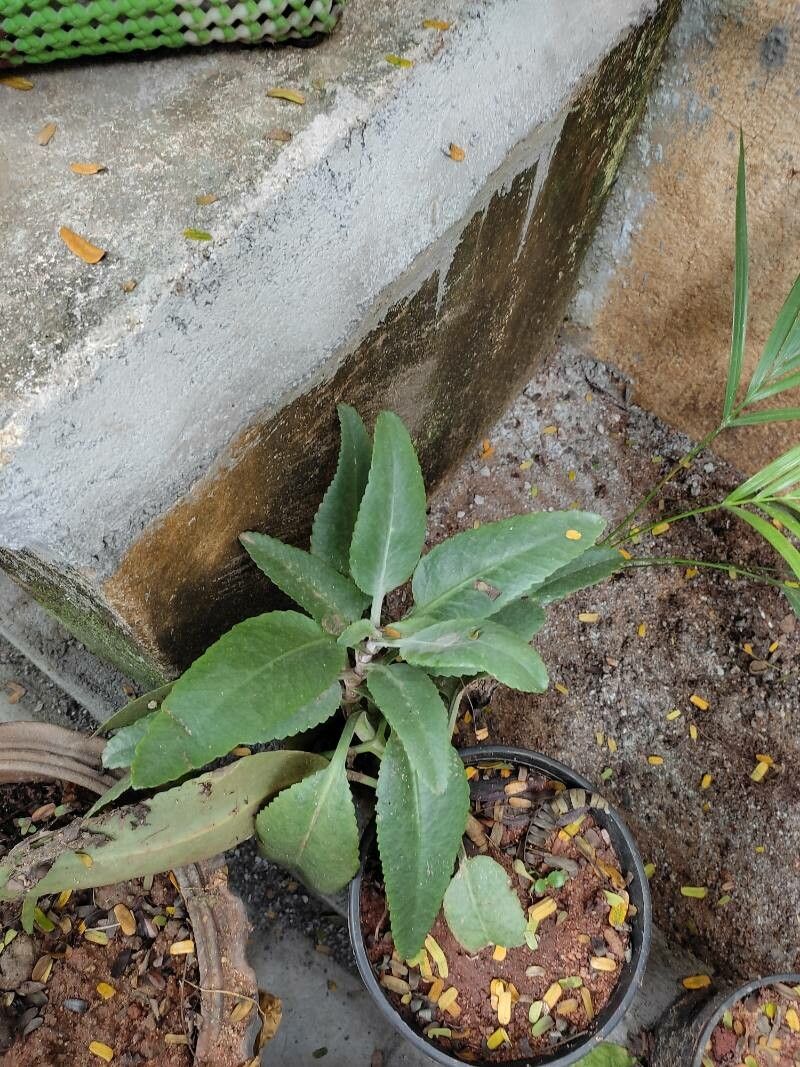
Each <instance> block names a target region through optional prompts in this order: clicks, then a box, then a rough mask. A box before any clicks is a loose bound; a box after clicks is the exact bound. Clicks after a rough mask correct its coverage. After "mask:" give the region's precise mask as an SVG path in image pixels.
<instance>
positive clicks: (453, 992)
mask: <svg viewBox="0 0 800 1067" xmlns="http://www.w3.org/2000/svg"><path fill="white" fill-rule="evenodd" d="M509 996H510V994H509ZM457 997H458V990H457V989H456V987H455V986H454V985H451V986H450V988H449V989H445V991H444V993H442V995H441V996H440V997H439V1001H438V1006H439V1009H440V1010H441V1011H447V1009H448V1008H449V1007H450V1005H451V1004H453V1003H454V1002H455V1000H456V998H457Z"/></svg>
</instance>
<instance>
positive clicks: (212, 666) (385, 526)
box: [0, 151, 800, 958]
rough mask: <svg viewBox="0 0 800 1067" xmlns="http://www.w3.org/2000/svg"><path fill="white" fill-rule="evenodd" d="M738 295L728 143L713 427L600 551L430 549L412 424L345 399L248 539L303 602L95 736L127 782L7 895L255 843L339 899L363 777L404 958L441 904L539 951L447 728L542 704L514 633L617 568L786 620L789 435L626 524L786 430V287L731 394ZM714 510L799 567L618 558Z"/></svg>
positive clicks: (742, 257)
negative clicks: (720, 366)
mask: <svg viewBox="0 0 800 1067" xmlns="http://www.w3.org/2000/svg"><path fill="white" fill-rule="evenodd" d="M746 302H747V229H746V221H745V189H744V154H743V151H742V154H741V155H740V164H739V177H738V182H737V209H736V271H735V292H734V316H733V343H732V351H731V360H730V373H729V377H728V384H727V388H726V394H725V402H724V407H723V414H722V418H721V421H720V424H719V426H718V427H717V428H716V429H715V430H714V431H712V433H710V434H709V435H707V437H706V438H705V439H704V440H703V441H702V442H700V443H699V444H698V445H697V446H696V447H695V448H693V449H692V451H691V452H690V453H689V454H688V455H687V456H686V457H684V458H683V459H682V460H681V461H680V462H679V463H678V464H676V466H675V467H674V468H673V469H672V470H671V471H670V472H669V473H668V474H667V475H666V476H665V477H664V478H663V479H662V480H661V481H660V482H659V483H658V484H657V485H656V486H655V487H654V489H653V490H652V491H651V492H650V493H649V494H648V495H647V496H646V497H645V498H644V500H643V501H642V502H641V503H640V504H639V505H637V506H636V507H635V508H634V509H633V511H631V513H630V514H629V515H627V516H626V517H625V518H624V519H623V520H622V522H620V523H619V524H618V525H617V526H616V527H614V529H613V530H612V531H611V532H610V533H609V534H607V535H606V536H605V537H603V538H602V540H601V539H600V538H601V534H602V533H603V527H604V521H603V519H601V518H600V517H599V516H598V515H594V514H591V513H588V512H582V511H567V512H540V513H532V514H524V515H520V516H517V517H515V518H511V519H505V520H503V521H500V522H494V523H489V524H486V525H482V526H479V527H478V528H476V529H471V530H467V531H465V532H463V533H459V534H456V535H455V536H454V537H451V538H449V539H448V540H446V541H444V542H442V543H441V544H438V545H436V546H435V547H433V548H432V549H431V550H430V551H429V552H427V553H426V554H425V555H423V554H422V553H423V547H424V543H425V529H426V518H425V515H426V513H425V489H424V485H423V480H422V474H421V471H420V466H419V462H418V460H417V456H416V453H415V451H414V447H413V445H412V442H411V439H410V437H409V434H408V432H407V430H406V428H405V426H404V425H403V423H402V422H401V421H400V419H399V418H398V417H397V416H396V415H394V414H392V413H390V412H382V413H381V414H380V415H379V416H378V418H377V420H376V423H375V429H374V439H372V440H371V439H370V436H369V434H368V432H367V429H366V427H365V426H364V424H363V423H362V421H361V419H360V417H359V416H358V414H357V413H356V411H355V410H354V409H353V408H351V407H348V406H346V405H341V406H340V408H339V417H340V421H341V430H342V432H341V445H340V451H339V461H338V466H337V468H336V473H335V476H334V478H333V481H332V482H331V485H330V487H329V488H328V491H327V492H326V494H325V496H324V498H323V500H322V503H321V505H320V507H319V511H318V512H317V515H316V518H315V520H314V525H313V530H312V535H311V545H310V551H308V552H306V551H303V550H302V549H300V548H296V547H293V546H290V545H286V544H283V543H282V542H280V541H278V540H276V539H275V538H273V537H270V536H268V535H267V534H263V533H245V534H243V535H242V538H241V541H242V544H243V545H244V547H245V549H246V550H247V552H248V553H249V554H250V556H251V558H252V559H253V561H254V563H255V564H256V565H257V566H258V567H259V568H260V569H261V570H262V571H263V572H264V573H265V574H266V575H267V576H268V577H269V578H270V580H271V581H272V582H273V583H274V584H275V585H276V586H278V587H279V588H280V589H281V590H282V591H283V592H284V593H285V594H287V595H288V596H289V597H290V598H291V599H292V600H294V601H295V602H296V603H297V604H298V605H299V607H300V608H301V609H302V611H272V612H268V613H266V614H263V615H259V616H256V617H254V618H250V619H246V620H245V621H244V622H241V623H239V624H238V625H236V626H234V627H233V628H232V629H231V630H230V631H229V632H228V633H226V634H225V635H224V636H223V637H222V638H220V640H219V641H217V642H216V643H215V644H214V645H212V646H211V647H210V648H209V649H208V651H207V652H205V653H204V654H203V655H202V656H201V657H200V658H199V659H198V660H197V661H196V662H195V663H194V664H193V665H192V666H191V667H190V668H189V669H188V670H187V671H186V673H185V674H184V675H182V677H181V678H179V679H178V680H177V681H176V682H174V683H171V684H169V685H166V686H164V687H162V688H161V689H159V690H156V691H154V692H152V693H148V694H146V695H145V696H143V697H140V698H139V699H138V700H135V701H133V702H132V703H131V704H129V705H127V706H126V707H125V708H123V709H122V710H121V711H120V712H118V713H117V714H116V715H114V716H112V717H111V719H109V720H108V721H107V722H106V723H105V724H104V727H103V729H104V730H105V731H106V732H110V733H113V736H112V737H111V739H110V740H109V742H108V744H107V746H106V749H105V755H104V763H105V765H106V767H108V768H109V769H119V770H120V771H121V772H122V774H121V777H120V780H119V782H118V783H117V784H116V785H114V786H113V787H112V789H110V790H109V792H108V793H107V794H106V795H105V796H104V797H103V798H101V800H100V801H99V802H98V804H97V805H96V806H95V809H94V810H93V812H91V813H90V815H89V816H87V818H86V819H85V820H84V823H83V824H82V825H81V826H80V827H78V828H75V827H74V826H73V827H71V828H68V829H67V831H65V832H63V833H62V832H58V831H57V832H55V833H54V834H53V835H49V837H48V838H46V839H45V840H42V839H41V837H40V838H38V839H31V840H30V841H27V840H26V841H25V842H23V843H22V844H21V845H19V846H17V847H16V848H15V849H14V850H12V852H11V853H10V854H9V856H8V857H6V859H5V862H4V863H3V865H2V866H0V898H3V897H6V898H13V897H16V896H19V895H21V894H28V899H29V900H32V899H34V898H35V896H36V895H37V894H42V893H44V892H52V891H54V890H59V889H62V888H70V887H73V886H81V885H83V886H91V885H97V884H102V883H104V882H109V881H116V880H121V879H124V878H130V877H134V876H136V875H141V874H146V873H149V872H151V871H153V870H156V869H158V870H162V869H164V867H167V866H170V865H172V864H175V863H185V862H189V861H190V860H199V859H202V858H205V857H207V856H209V855H211V854H213V853H214V852H216V851H219V850H221V849H224V848H226V847H231V846H232V845H234V844H236V843H238V841H240V840H242V839H243V837H246V836H249V835H251V834H255V835H256V836H257V838H258V840H259V842H260V845H261V848H262V850H263V852H264V854H265V855H266V856H268V857H269V858H271V859H273V860H275V861H277V862H279V863H282V864H284V865H285V866H287V867H289V868H291V869H292V870H294V871H296V872H297V873H298V874H299V876H300V877H301V878H302V879H303V880H304V881H306V882H307V883H308V884H309V885H311V886H313V887H315V888H316V889H318V890H320V891H322V892H333V891H335V890H337V889H339V888H341V887H342V886H344V885H345V884H346V883H347V882H348V881H349V879H350V878H351V877H352V876H353V875H354V874H355V872H356V870H357V867H358V845H359V830H358V823H357V818H356V809H355V806H354V801H353V795H352V793H351V783H353V782H357V783H360V784H361V785H363V786H368V787H370V788H372V789H374V791H375V797H376V801H375V810H376V823H377V842H378V850H379V853H380V860H381V865H382V870H383V878H384V882H385V888H386V896H387V901H388V905H389V911H390V917H391V926H392V934H393V937H394V940H395V944H396V946H397V950H398V952H400V953H401V955H403V956H404V957H406V958H412V957H413V956H414V955H415V954H416V953H417V952H418V951H419V950H420V948H421V947H422V944H423V942H424V939H425V936H426V934H427V933H428V931H429V930H430V928H431V926H432V925H433V922H434V920H435V918H436V916H437V914H438V912H439V909H440V908H441V907H442V906H443V907H444V914H445V917H446V919H447V921H448V923H449V925H450V927H451V929H452V931H453V933H454V935H455V936H456V938H457V939H458V940H459V942H460V943H461V944H462V945H464V946H465V947H466V948H467V950H468V951H478V950H479V949H481V948H482V947H484V946H485V945H487V944H490V943H495V944H502V945H505V946H506V947H513V946H516V945H521V944H523V943H524V942H526V941H527V942H528V943H529V944H531V943H532V941H535V937H536V931H535V929H532V928H530V927H529V925H528V924H527V922H526V918H525V915H524V913H523V912H522V909H521V908H520V905H519V902H518V900H517V897H516V895H515V894H514V893H513V892H512V891H511V890H510V888H509V884H508V880H507V877H506V874H505V871H504V870H503V868H502V867H500V865H499V864H497V863H495V862H494V861H493V860H492V859H491V858H490V857H488V856H477V857H474V858H472V859H467V858H466V854H465V853H464V851H463V848H462V837H463V834H464V832H465V828H466V826H467V820H468V814H469V810H468V809H469V790H468V786H467V781H466V777H465V773H464V768H463V766H462V763H461V760H460V759H459V757H458V754H457V752H456V751H455V749H454V748H453V746H452V743H451V736H452V733H453V728H454V725H455V719H456V716H457V714H458V709H459V706H460V703H461V699H462V696H463V693H464V691H465V689H466V688H467V687H469V685H470V684H471V683H472V682H473V681H474V680H476V679H479V678H481V677H486V676H489V677H492V678H495V679H497V680H498V681H500V682H502V683H504V684H506V685H508V686H510V687H512V688H514V689H518V690H521V691H523V692H532V693H536V692H541V691H543V690H544V689H545V688H546V686H547V681H548V679H547V671H546V669H545V666H544V664H543V663H542V661H541V659H540V657H539V655H538V654H537V652H536V651H535V650H534V649H533V648H532V647H531V644H530V642H531V640H532V638H533V637H534V636H535V634H536V632H537V631H538V630H539V628H540V627H541V625H542V623H543V621H544V618H545V615H544V608H545V607H546V606H547V605H548V604H550V603H552V602H554V601H558V600H561V599H563V598H565V597H567V596H569V595H570V594H572V593H574V592H575V591H577V590H579V589H583V588H586V587H588V586H592V585H595V584H597V583H599V582H602V581H604V580H606V579H607V578H609V577H610V576H612V575H613V574H615V573H617V572H618V571H620V570H622V569H623V568H631V567H639V566H644V565H646V566H652V565H655V564H681V565H690V566H698V567H699V566H702V567H711V568H716V569H719V570H723V571H731V572H733V573H736V574H742V575H746V576H748V577H750V578H753V579H756V580H759V581H762V582H766V583H767V584H769V585H773V586H776V587H778V588H780V589H781V590H783V592H785V593H786V595H787V596H788V597H789V599H790V602H791V603H792V606H793V607H794V609H795V610H796V611H797V612H798V614H799V615H800V592H799V590H800V551H798V547H797V545H796V543H795V542H796V541H797V540H798V538H800V446H798V447H796V448H794V449H791V450H790V451H789V452H787V453H786V454H785V455H784V456H782V457H781V458H779V459H777V460H775V461H774V462H773V463H771V464H769V465H768V466H767V467H766V468H765V469H764V470H762V471H761V472H759V473H758V474H756V475H755V476H753V477H752V478H749V479H747V481H745V482H744V483H743V484H742V485H741V486H740V487H739V488H738V489H736V490H735V491H734V492H733V493H731V494H729V496H727V497H726V498H725V499H724V500H722V501H720V502H718V503H714V504H710V505H702V506H697V507H695V508H693V509H691V510H688V511H684V512H681V513H679V514H677V515H675V516H671V517H670V518H668V519H664V518H659V519H657V520H656V521H652V522H650V521H645V522H640V521H638V516H639V515H640V514H641V513H642V512H644V511H645V510H646V508H647V507H648V505H649V504H650V503H651V502H652V501H653V500H654V499H655V498H656V497H657V496H658V494H659V493H660V491H661V489H662V488H663V487H664V485H665V484H666V483H668V482H670V481H671V480H673V479H674V478H676V477H677V476H678V475H679V474H680V473H681V472H682V471H683V470H685V469H686V468H687V467H688V466H690V464H691V463H692V462H693V460H694V459H695V458H696V457H697V456H698V455H699V454H700V452H701V451H702V449H703V448H704V447H706V446H707V445H708V444H709V443H710V442H711V441H712V440H713V439H714V438H715V437H716V436H718V434H719V433H721V432H723V430H726V429H728V428H729V427H733V426H741V425H747V424H752V423H755V422H771V421H776V420H778V419H784V420H788V419H796V418H798V417H800V409H798V408H781V409H768V410H767V409H760V408H758V407H756V406H754V405H758V404H759V403H760V402H761V401H763V400H765V399H768V398H770V397H771V396H774V395H777V394H778V393H780V392H782V391H783V390H784V389H789V388H791V387H792V386H795V385H798V384H800V279H798V281H797V282H796V283H795V286H794V288H793V289H792V292H791V293H790V295H789V297H788V298H787V300H786V303H785V304H784V307H783V309H782V311H781V313H780V315H779V317H778V321H777V323H776V325H775V327H774V329H773V331H772V333H771V334H770V337H769V338H768V340H767V344H766V346H765V348H764V353H763V354H762V357H761V359H760V361H759V363H758V366H757V368H756V370H755V372H754V374H753V377H752V378H751V380H750V383H749V385H748V386H747V389H746V391H745V393H744V397H743V398H742V399H741V400H737V397H738V396H739V393H740V385H741V381H740V380H741V374H742V366H743V355H744V339H745V324H746V318H747V315H746ZM720 508H721V509H725V510H726V511H727V512H728V513H729V514H731V515H733V516H736V517H737V518H740V519H742V520H743V521H745V522H747V523H748V524H749V525H750V526H752V527H753V528H754V529H755V530H757V531H758V532H759V533H760V534H761V535H762V536H763V537H765V538H766V540H767V541H768V542H769V543H770V544H771V545H772V546H773V547H774V548H775V549H776V550H777V552H778V553H779V555H780V556H781V557H782V559H783V561H784V562H785V564H786V565H788V567H789V568H790V570H791V572H792V575H793V577H792V578H786V577H785V576H784V575H783V574H782V573H780V572H777V571H767V570H764V569H760V570H755V571H754V570H748V569H745V568H742V567H739V566H738V565H736V564H734V563H731V562H729V561H708V560H690V559H680V558H676V557H670V556H653V555H647V556H643V557H641V558H635V557H633V555H632V553H631V552H630V551H629V550H628V549H627V548H626V547H625V545H626V544H627V545H631V546H632V545H634V544H638V543H639V542H641V540H642V539H643V538H644V537H645V536H646V535H647V534H649V533H651V532H652V533H654V534H661V533H665V532H667V531H668V529H669V528H670V526H671V525H672V524H673V523H676V522H678V521H681V520H685V519H688V518H692V517H694V516H696V515H700V514H702V513H704V512H708V511H711V510H715V509H720ZM409 579H410V580H411V585H410V592H411V597H412V600H413V603H412V606H411V608H410V610H408V611H406V612H404V613H400V614H401V617H400V618H394V617H392V615H393V613H392V611H391V608H390V606H387V605H392V604H394V603H399V602H400V598H398V597H392V596H390V594H392V593H393V592H394V591H395V590H396V589H398V587H400V586H404V585H405V583H406V582H407V581H408V580H409ZM328 720H333V721H334V722H336V723H337V724H339V725H340V726H341V734H340V736H339V740H338V743H337V744H336V746H335V748H334V750H333V751H332V752H330V753H329V754H328V755H327V756H325V757H324V756H321V755H308V754H305V753H298V752H293V751H289V750H285V749H284V750H280V751H275V752H268V753H255V754H249V755H248V754H245V755H244V756H243V757H242V758H241V759H239V760H238V761H237V762H236V763H235V764H233V765H229V766H227V767H224V768H222V769H221V770H215V771H208V770H207V768H208V766H209V765H210V764H212V763H213V762H214V761H216V760H218V759H220V758H222V757H226V756H228V755H229V754H230V753H231V752H232V751H233V750H234V749H236V747H237V746H243V745H254V744H264V743H268V742H278V741H284V740H285V739H287V738H291V737H293V736H295V735H298V734H301V733H304V732H305V731H308V730H310V729H312V728H314V727H319V726H321V725H322V724H323V723H326V722H327V721H328ZM376 762H377V764H378V771H377V777H375V776H374V765H375V763H376ZM197 772H201V773H200V774H199V776H198V777H193V776H194V775H196V773H197ZM175 782H180V783H181V784H178V785H171V783H175ZM168 785H169V786H170V788H168V789H167V790H166V791H164V792H162V793H157V794H156V795H155V796H154V797H152V798H150V799H149V800H144V801H142V802H141V803H140V804H137V805H133V806H131V807H127V808H125V807H123V808H121V809H119V810H118V811H114V812H111V813H101V814H98V812H99V811H100V809H101V808H103V807H105V806H107V805H109V804H111V803H114V802H116V801H118V800H119V798H120V797H121V796H122V795H123V794H124V793H125V792H127V791H128V790H129V789H131V788H132V789H137V790H158V789H161V788H162V787H164V786H168ZM76 834H77V835H78V836H77V837H76ZM167 837H169V846H168V847H167V848H166V849H164V848H163V842H164V840H165V839H166V838H167ZM154 864H155V866H154ZM454 871H455V874H454ZM552 877H553V875H551V876H550V878H552ZM540 881H541V882H542V883H545V882H546V881H547V879H541V880H540ZM551 884H552V883H551ZM540 888H541V889H542V891H546V889H547V886H546V885H542V886H541V887H540V885H539V882H538V881H537V882H536V884H535V886H534V891H535V892H536V893H538V892H539V890H540ZM28 912H30V906H29V907H28Z"/></svg>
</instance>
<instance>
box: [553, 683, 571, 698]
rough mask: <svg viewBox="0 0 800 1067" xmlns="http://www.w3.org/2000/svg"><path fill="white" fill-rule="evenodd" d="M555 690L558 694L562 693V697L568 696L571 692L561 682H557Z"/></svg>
mask: <svg viewBox="0 0 800 1067" xmlns="http://www.w3.org/2000/svg"><path fill="white" fill-rule="evenodd" d="M554 688H555V690H556V691H557V692H558V693H561V695H562V696H566V695H567V693H568V692H569V689H567V687H566V686H565V685H562V684H561V682H556V683H555V686H554Z"/></svg>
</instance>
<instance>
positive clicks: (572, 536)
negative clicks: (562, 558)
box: [564, 530, 583, 541]
mask: <svg viewBox="0 0 800 1067" xmlns="http://www.w3.org/2000/svg"><path fill="white" fill-rule="evenodd" d="M564 536H565V537H566V539H567V540H568V541H580V540H581V538H582V537H583V534H582V533H581V532H580V530H567V532H566V533H565V534H564Z"/></svg>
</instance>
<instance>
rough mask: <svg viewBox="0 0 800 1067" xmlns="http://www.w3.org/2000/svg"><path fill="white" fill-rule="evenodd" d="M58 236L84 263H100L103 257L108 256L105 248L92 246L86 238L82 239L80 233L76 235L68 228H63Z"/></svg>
mask: <svg viewBox="0 0 800 1067" xmlns="http://www.w3.org/2000/svg"><path fill="white" fill-rule="evenodd" d="M58 236H59V237H60V238H61V240H62V241H63V242H64V244H65V245H66V246H67V248H68V249H69V250H70V252H72V253H73V255H76V256H77V257H78V259H82V260H83V262H84V263H99V262H100V260H101V259H102V258H103V256H104V255H105V254H106V252H105V249H104V248H98V247H97V245H93V244H91V242H89V241H87V240H86V238H85V237H81V235H80V234H79V233H75V231H74V230H70V229H69V228H68V227H66V226H62V227H61V229H60V230H59V231H58Z"/></svg>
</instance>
